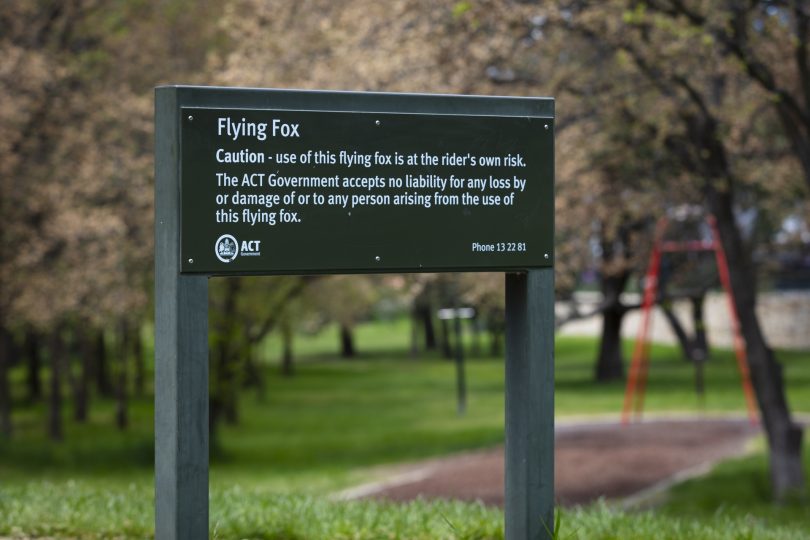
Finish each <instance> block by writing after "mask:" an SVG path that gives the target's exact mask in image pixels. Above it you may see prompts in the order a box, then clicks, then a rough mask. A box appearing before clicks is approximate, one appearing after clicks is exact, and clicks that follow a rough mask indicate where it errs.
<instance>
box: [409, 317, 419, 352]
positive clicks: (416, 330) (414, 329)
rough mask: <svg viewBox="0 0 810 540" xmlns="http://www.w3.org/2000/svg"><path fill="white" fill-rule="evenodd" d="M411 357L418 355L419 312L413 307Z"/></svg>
mask: <svg viewBox="0 0 810 540" xmlns="http://www.w3.org/2000/svg"><path fill="white" fill-rule="evenodd" d="M410 318H411V357H412V358H416V357H417V356H419V323H420V322H421V320H420V319H419V313H418V312H417V311H416V310H415V309H414V310H413V311H412V312H411V317H410Z"/></svg>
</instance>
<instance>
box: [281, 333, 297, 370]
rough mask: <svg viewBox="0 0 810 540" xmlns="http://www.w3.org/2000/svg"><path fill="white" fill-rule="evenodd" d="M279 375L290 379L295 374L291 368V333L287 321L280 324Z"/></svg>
mask: <svg viewBox="0 0 810 540" xmlns="http://www.w3.org/2000/svg"><path fill="white" fill-rule="evenodd" d="M281 347H282V352H281V374H282V375H284V376H285V377H291V376H292V375H293V373H294V372H295V369H294V368H293V332H292V325H291V324H290V322H289V321H288V320H286V319H285V320H283V321H282V322H281Z"/></svg>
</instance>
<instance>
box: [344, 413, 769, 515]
mask: <svg viewBox="0 0 810 540" xmlns="http://www.w3.org/2000/svg"><path fill="white" fill-rule="evenodd" d="M757 433H759V428H758V427H756V426H752V425H751V424H750V423H749V422H747V421H744V420H678V421H676V420H668V421H645V422H643V423H635V424H630V425H626V426H622V425H620V424H616V423H609V424H582V425H571V426H563V427H558V428H557V432H556V440H555V464H554V465H555V466H554V470H555V491H556V498H557V501H558V503H559V504H563V505H577V504H586V503H589V502H592V501H594V500H596V499H599V498H600V497H604V498H608V499H616V498H624V497H628V496H632V495H634V494H638V493H639V492H641V491H643V490H645V489H648V488H651V487H653V486H656V485H658V484H660V483H662V482H666V481H667V480H668V479H671V478H673V477H674V476H676V475H678V474H683V473H684V471H689V470H693V469H695V468H696V467H700V466H705V465H707V464H711V463H714V462H716V461H718V460H720V459H723V458H726V457H729V456H733V455H737V454H739V453H741V452H742V450H743V448H744V446H745V444H746V442H747V441H749V440H750V438H751V437H753V436H754V435H755V434H757ZM503 468H504V462H503V447H497V448H492V449H488V450H481V451H475V452H467V453H463V454H458V455H454V456H448V457H445V458H440V459H434V460H430V461H426V462H422V463H418V464H414V465H412V466H409V467H407V468H406V469H405V470H404V471H402V472H401V473H399V474H397V475H396V476H395V477H392V478H390V479H389V481H387V482H381V483H379V484H377V485H375V486H368V489H365V490H361V491H360V492H358V493H359V496H370V497H375V498H381V499H387V500H393V501H406V500H411V499H415V498H418V497H422V498H427V499H435V498H445V499H462V500H468V501H474V500H478V501H482V502H483V503H485V504H488V505H498V506H501V505H503V484H504V475H503Z"/></svg>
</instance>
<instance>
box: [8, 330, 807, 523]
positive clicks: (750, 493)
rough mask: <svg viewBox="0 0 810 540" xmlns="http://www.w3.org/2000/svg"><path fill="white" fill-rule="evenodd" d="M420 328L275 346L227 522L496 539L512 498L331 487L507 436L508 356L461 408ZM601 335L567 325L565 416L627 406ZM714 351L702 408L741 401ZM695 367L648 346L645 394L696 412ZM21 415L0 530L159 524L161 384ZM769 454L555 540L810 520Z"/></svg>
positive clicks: (233, 477) (245, 425)
mask: <svg viewBox="0 0 810 540" xmlns="http://www.w3.org/2000/svg"><path fill="white" fill-rule="evenodd" d="M408 336H409V328H408V325H407V322H406V321H403V320H395V321H388V322H378V323H375V324H369V325H363V326H361V327H360V328H358V333H357V343H358V348H359V349H360V352H361V354H360V357H359V358H357V359H354V360H339V359H337V358H335V357H334V351H336V349H337V343H338V338H337V333H336V331H335V330H334V329H329V330H327V331H325V332H322V333H321V334H319V335H316V336H309V337H308V336H298V338H297V341H296V348H295V350H296V354H297V356H298V360H299V361H298V363H297V366H296V375H295V376H294V377H292V378H284V377H281V376H280V375H279V374H278V369H277V366H276V365H274V364H273V363H272V362H271V363H270V364H268V365H267V366H266V383H267V389H266V393H265V395H264V396H263V397H261V396H258V395H257V393H256V392H255V390H249V391H245V392H244V393H243V395H242V396H241V399H240V411H239V412H240V423H239V424H238V425H236V426H224V427H223V428H222V429H221V431H220V432H219V438H218V445H217V449H216V451H215V452H214V455H213V456H212V467H211V520H212V531H213V534H214V535H215V536H217V537H222V538H242V537H259V538H291V539H293V538H380V537H384V538H388V537H391V538H397V537H399V538H433V537H440V538H445V537H446V538H498V537H499V535H500V534H501V533H500V532H499V531H500V527H501V525H502V519H503V518H502V514H501V513H500V512H498V511H496V510H492V509H486V508H481V507H479V506H477V505H466V504H461V503H453V504H450V503H448V504H439V505H435V504H434V505H428V504H425V503H417V504H413V505H381V504H376V503H368V502H364V503H352V504H343V503H332V502H328V500H326V499H325V498H324V497H323V496H324V495H325V494H329V493H332V492H334V491H336V490H338V489H340V488H342V487H345V486H348V485H352V484H355V483H358V482H361V481H365V480H367V479H369V478H372V477H373V476H374V475H375V474H378V468H375V467H378V466H385V465H386V464H391V463H396V462H400V461H404V460H415V459H420V458H424V457H428V456H433V455H438V454H444V453H448V452H452V451H456V450H461V449H465V448H474V447H481V446H486V445H492V444H497V443H499V442H500V441H502V439H503V363H502V361H501V360H500V359H496V358H489V357H474V358H470V360H469V363H468V383H469V391H470V395H469V404H468V413H467V415H466V416H464V417H462V418H459V417H458V416H457V415H456V413H455V393H454V392H455V381H454V366H453V364H452V363H451V362H448V361H445V360H442V359H439V358H437V357H436V356H424V357H421V358H411V357H410V356H409V355H408V354H407V352H406V351H407V350H408ZM486 345H487V344H486V343H484V347H483V348H484V349H487V346H486ZM266 347H267V351H268V353H269V354H270V356H271V358H277V356H278V350H279V344H278V343H277V342H275V341H274V340H271V341H269V342H268V343H267V344H266ZM595 348H596V343H595V341H594V340H591V339H574V338H565V339H559V340H558V343H557V362H556V366H557V367H556V372H557V377H556V398H557V399H556V401H557V414H558V417H559V418H564V417H565V416H569V415H583V414H588V415H590V414H600V415H603V414H614V415H615V414H618V412H619V410H620V408H621V404H622V398H623V392H624V387H623V384H613V385H595V384H594V383H593V382H592V381H591V378H592V361H593V355H594V351H595ZM715 356H716V357H715V358H714V359H713V360H712V361H711V362H710V364H709V366H708V368H707V374H706V378H707V396H706V402H705V407H706V410H709V411H742V410H743V407H744V401H743V398H742V394H741V391H740V387H739V380H738V376H737V374H736V368H735V364H734V361H733V357H732V355H731V354H730V353H729V352H728V351H718V352H716V353H715ZM780 359H782V360H783V362H784V363H785V366H786V376H787V380H788V389H789V397H790V401H791V404H792V406H793V408H794V409H795V410H800V411H810V355H808V354H798V353H793V354H784V353H783V354H780ZM692 377H693V374H692V370H691V368H690V366H689V365H688V364H685V363H684V362H683V361H682V360H681V359H680V358H679V353H678V352H677V351H676V350H675V349H673V348H670V347H654V349H653V363H652V366H651V369H650V382H649V385H648V394H647V400H646V403H647V409H648V410H652V411H672V410H677V411H687V410H691V411H696V410H698V409H699V406H700V404H699V402H698V400H697V399H696V398H695V396H694V393H693V390H692V380H693V379H692ZM18 401H21V400H18ZM14 423H15V428H16V432H15V437H14V439H13V440H12V441H11V442H2V443H0V535H51V536H79V537H88V538H89V537H94V536H97V537H105V536H109V535H112V534H113V533H116V534H119V535H124V536H130V537H142V536H146V535H149V534H150V531H151V522H152V519H153V518H152V515H153V514H152V487H151V486H152V469H151V463H152V442H153V434H152V405H151V398H150V397H148V396H147V397H144V398H140V399H135V400H134V401H133V403H132V407H131V427H130V429H129V430H128V431H127V432H125V433H120V432H118V431H116V430H115V429H113V428H112V427H111V426H112V425H113V407H112V404H111V403H94V404H93V408H92V417H91V421H90V422H89V423H88V424H86V425H82V426H79V425H76V424H74V423H72V422H67V423H66V425H67V433H66V441H65V442H64V443H61V444H58V445H55V444H52V443H49V442H47V441H46V439H45V438H44V431H45V430H44V426H45V421H44V411H43V410H42V407H41V406H38V407H29V406H25V405H24V404H22V403H19V405H18V406H17V407H16V408H15V413H14ZM808 468H810V463H808ZM765 470H766V469H765V466H764V457H763V456H762V455H761V454H760V455H758V456H754V457H751V458H746V459H744V460H742V461H738V462H734V463H730V464H727V465H723V466H721V467H719V468H718V469H717V471H716V472H715V473H714V474H713V475H712V476H710V477H708V478H704V479H700V480H696V481H692V482H689V483H687V484H685V485H683V486H679V487H677V488H676V489H675V490H674V491H673V495H672V499H671V501H670V502H669V503H668V504H666V505H665V506H664V507H663V508H662V509H660V511H659V515H658V517H655V516H652V515H648V514H637V513H632V514H626V513H621V512H618V513H617V512H614V511H608V510H607V509H606V508H603V507H596V508H593V509H590V510H583V511H568V512H564V514H563V516H562V518H563V527H562V531H563V532H562V535H561V538H566V537H569V536H568V535H571V536H570V537H571V538H652V537H655V536H649V535H647V534H645V533H644V531H646V532H648V533H650V534H652V533H653V532H656V533H657V534H659V536H657V537H659V538H681V537H686V536H689V537H695V538H696V537H709V538H769V537H771V538H790V537H792V535H793V536H795V537H797V538H799V537H803V536H804V537H806V536H808V535H810V524H809V523H807V522H806V518H804V512H802V511H801V510H803V509H798V508H794V507H788V508H783V509H780V510H774V509H773V508H772V507H771V506H770V505H769V504H768V503H766V502H765V501H766V498H767V493H766V492H763V488H762V486H763V485H767V482H764V480H763V479H764V475H765ZM724 502H725V505H724ZM99 508H100V509H101V510H99ZM718 512H719V514H718ZM780 512H782V513H781V514H780ZM769 516H770V517H777V518H779V519H778V521H774V520H769ZM774 522H777V523H780V524H781V526H782V527H783V528H778V527H774V526H773V523H774ZM719 523H726V525H723V526H720V525H718V524H719ZM696 527H697V529H696ZM701 527H703V528H704V529H700V528H701ZM707 527H708V528H707ZM712 528H713V529H712ZM710 529H711V530H710ZM768 535H770V536H768ZM774 535H775V536H774Z"/></svg>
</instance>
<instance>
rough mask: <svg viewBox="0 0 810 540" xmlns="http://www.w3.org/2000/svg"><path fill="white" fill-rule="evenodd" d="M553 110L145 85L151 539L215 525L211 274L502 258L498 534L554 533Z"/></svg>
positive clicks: (180, 538)
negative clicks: (149, 97)
mask: <svg viewBox="0 0 810 540" xmlns="http://www.w3.org/2000/svg"><path fill="white" fill-rule="evenodd" d="M553 118H554V100H553V99H550V98H514V97H490V96H452V95H442V94H386V93H374V92H321V91H318V92H305V91H295V90H272V89H258V88H214V87H193V86H166V87H160V88H157V89H156V91H155V538H157V539H158V540H163V539H166V540H193V539H196V538H206V537H208V536H209V530H208V525H209V519H208V516H209V513H208V462H209V456H208V428H209V422H208V405H209V400H208V397H209V396H208V386H209V381H208V370H209V351H208V281H209V279H208V278H209V276H211V275H240V274H298V273H325V274H335V273H349V272H395V271H404V272H421V271H457V270H481V271H485V270H505V271H508V273H507V274H506V277H505V295H506V299H505V300H506V301H505V308H506V368H505V369H506V373H505V400H504V401H505V406H506V418H505V432H506V444H505V447H504V457H505V459H504V461H505V471H504V475H505V489H504V493H505V499H504V523H505V527H504V537H505V538H506V539H507V540H523V539H526V538H551V537H553V535H554V268H553V266H552V265H553V260H554V253H553V251H552V248H553V245H552V242H553V236H554V216H553V214H554V202H553V197H554V187H553V184H554V181H553V179H554V151H553V132H554V126H553ZM459 315H460V314H459ZM456 325H457V327H456V328H457V329H459V328H460V320H459V319H458V318H456ZM459 352H460V348H459ZM457 366H459V372H458V373H459V378H458V384H459V396H461V399H462V400H463V396H464V392H465V386H464V377H463V369H461V367H462V366H461V363H460V361H459V362H458V363H457ZM459 404H460V406H459V410H463V407H464V404H465V401H461V400H460V401H459Z"/></svg>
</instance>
